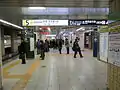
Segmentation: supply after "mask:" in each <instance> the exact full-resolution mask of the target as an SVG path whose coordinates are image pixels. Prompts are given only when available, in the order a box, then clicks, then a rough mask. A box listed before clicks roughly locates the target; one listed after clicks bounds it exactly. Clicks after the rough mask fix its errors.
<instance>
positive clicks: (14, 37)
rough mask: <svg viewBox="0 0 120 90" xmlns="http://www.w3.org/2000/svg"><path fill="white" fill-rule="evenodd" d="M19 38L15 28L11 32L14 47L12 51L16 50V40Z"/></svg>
mask: <svg viewBox="0 0 120 90" xmlns="http://www.w3.org/2000/svg"><path fill="white" fill-rule="evenodd" d="M16 39H17V37H16V33H15V30H13V31H12V32H11V47H12V53H14V52H16V47H17V46H16V44H15V40H16Z"/></svg>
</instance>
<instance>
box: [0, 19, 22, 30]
mask: <svg viewBox="0 0 120 90" xmlns="http://www.w3.org/2000/svg"><path fill="white" fill-rule="evenodd" d="M0 22H2V23H4V24H7V25H11V26H13V27H16V28H19V29H23V28H22V27H20V26H17V25H15V24H12V23H9V22H7V21H5V20H2V19H0Z"/></svg>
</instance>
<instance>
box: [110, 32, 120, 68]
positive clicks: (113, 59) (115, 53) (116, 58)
mask: <svg viewBox="0 0 120 90" xmlns="http://www.w3.org/2000/svg"><path fill="white" fill-rule="evenodd" d="M108 62H109V63H111V64H114V65H116V66H119V67H120V33H111V34H109V52H108Z"/></svg>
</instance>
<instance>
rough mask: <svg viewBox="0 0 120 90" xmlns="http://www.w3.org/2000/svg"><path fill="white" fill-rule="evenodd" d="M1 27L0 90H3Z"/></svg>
mask: <svg viewBox="0 0 120 90" xmlns="http://www.w3.org/2000/svg"><path fill="white" fill-rule="evenodd" d="M1 36H2V35H1V26H0V90H3V70H2V49H1Z"/></svg>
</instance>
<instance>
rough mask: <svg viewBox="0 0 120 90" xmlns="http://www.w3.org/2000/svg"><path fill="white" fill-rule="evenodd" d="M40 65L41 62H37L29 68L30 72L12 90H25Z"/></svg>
mask: <svg viewBox="0 0 120 90" xmlns="http://www.w3.org/2000/svg"><path fill="white" fill-rule="evenodd" d="M39 65H40V61H39V60H36V61H35V62H34V63H33V64H32V65H31V66H30V68H29V70H28V72H27V73H26V74H25V75H24V77H23V78H22V79H20V80H19V81H18V82H17V83H16V85H14V87H13V88H12V90H24V88H25V87H26V85H27V83H28V81H29V79H30V78H31V76H32V73H33V72H34V71H35V70H36V68H37V67H38V66H39Z"/></svg>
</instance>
